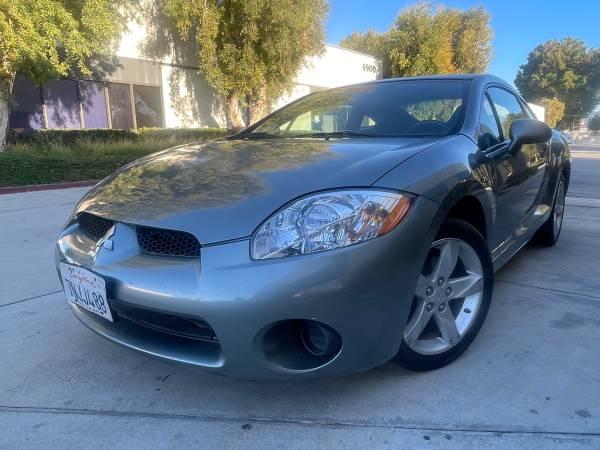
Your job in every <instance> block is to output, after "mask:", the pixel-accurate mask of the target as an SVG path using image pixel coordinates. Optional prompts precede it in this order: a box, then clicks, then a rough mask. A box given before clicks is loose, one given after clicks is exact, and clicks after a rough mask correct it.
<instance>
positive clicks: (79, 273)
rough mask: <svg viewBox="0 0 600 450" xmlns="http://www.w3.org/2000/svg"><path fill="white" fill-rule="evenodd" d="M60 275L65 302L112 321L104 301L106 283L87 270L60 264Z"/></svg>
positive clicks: (106, 303)
mask: <svg viewBox="0 0 600 450" xmlns="http://www.w3.org/2000/svg"><path fill="white" fill-rule="evenodd" d="M60 275H61V277H62V279H63V288H64V290H65V295H66V297H67V300H68V301H69V302H71V303H74V304H76V305H79V306H81V307H82V308H85V309H87V310H88V311H91V312H93V313H94V314H98V315H99V316H102V317H104V318H105V319H108V320H110V321H111V322H112V321H113V317H112V314H111V313H110V308H109V306H108V302H107V301H106V283H105V282H104V280H103V279H102V278H100V277H99V276H98V275H96V274H95V273H93V272H90V271H89V270H87V269H84V268H82V267H78V266H72V265H71V264H65V263H62V262H61V263H60Z"/></svg>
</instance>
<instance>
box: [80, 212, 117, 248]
mask: <svg viewBox="0 0 600 450" xmlns="http://www.w3.org/2000/svg"><path fill="white" fill-rule="evenodd" d="M77 222H78V223H79V228H80V229H81V231H82V232H83V234H85V235H86V236H87V237H89V238H91V239H94V240H95V241H98V240H100V238H102V237H103V236H104V235H105V234H106V233H107V232H108V230H110V227H112V226H113V224H114V222H113V221H112V220H108V219H104V218H102V217H100V216H95V215H94V214H90V213H87V212H83V213H81V214H79V215H78V216H77Z"/></svg>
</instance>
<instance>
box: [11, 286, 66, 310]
mask: <svg viewBox="0 0 600 450" xmlns="http://www.w3.org/2000/svg"><path fill="white" fill-rule="evenodd" d="M59 292H62V291H61V290H58V291H52V292H47V293H45V294H40V295H34V296H33V297H27V298H22V299H21V300H15V301H14V302H10V303H5V304H4V305H0V308H4V307H6V306H11V305H16V304H18V303H23V302H28V301H29V300H37V299H38V298H42V297H48V296H49V295H54V294H58V293H59Z"/></svg>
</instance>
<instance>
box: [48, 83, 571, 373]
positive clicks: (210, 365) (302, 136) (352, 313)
mask: <svg viewBox="0 0 600 450" xmlns="http://www.w3.org/2000/svg"><path fill="white" fill-rule="evenodd" d="M570 171H571V162H570V153H569V145H568V144H567V143H566V142H565V140H564V138H563V137H562V136H561V134H560V133H558V132H555V131H553V130H551V129H550V128H549V127H548V126H547V125H545V124H544V123H542V122H539V121H538V120H536V119H535V117H534V115H533V113H532V111H531V109H530V108H529V106H528V105H527V103H526V102H525V101H524V100H523V99H522V98H521V97H520V96H519V94H518V93H516V92H515V91H514V89H513V88H512V87H511V86H510V85H508V84H507V83H505V82H503V81H502V80H500V79H498V78H495V77H492V76H489V75H460V76H436V77H422V78H406V79H391V80H383V81H376V82H371V83H365V84H360V85H354V86H348V87H343V88H336V89H331V90H326V91H320V92H315V93H313V94H310V95H308V96H306V97H304V98H301V99H299V100H297V101H295V102H293V103H291V104H289V105H287V106H285V107H284V108H282V109H280V110H278V111H276V112H274V113H273V114H271V115H269V116H267V117H266V118H265V119H263V120H261V121H260V122H258V123H256V124H254V125H252V126H251V127H249V128H248V129H246V130H244V131H243V132H241V133H239V134H237V135H235V136H232V137H229V138H225V139H220V140H216V141H212V142H208V143H197V144H189V145H184V146H180V147H176V148H172V149H169V150H165V151H162V152H158V153H155V154H153V155H150V156H148V157H145V158H142V159H140V160H138V161H135V162H133V163H131V164H129V165H127V166H125V167H123V168H122V169H120V170H118V171H117V172H115V173H114V174H112V175H111V176H109V177H108V178H106V179H105V180H103V181H101V182H100V183H99V184H98V185H96V186H95V187H94V188H92V189H91V190H90V191H89V192H88V193H87V194H86V195H85V197H84V198H83V199H82V200H81V201H80V202H79V204H78V205H77V206H76V208H75V210H74V211H73V214H72V216H71V217H70V218H69V219H68V222H67V224H66V226H65V229H64V230H63V232H62V233H61V234H60V236H59V238H58V241H57V243H56V265H57V269H58V273H59V276H60V279H61V282H62V284H63V287H64V290H65V294H66V297H67V300H68V302H69V306H70V307H71V309H72V311H73V313H74V314H75V316H76V317H77V318H78V319H79V320H80V321H81V322H83V323H84V324H85V325H87V326H88V327H89V328H90V329H92V330H93V331H95V332H97V333H98V334H100V335H102V336H104V337H105V338H107V339H109V340H111V341H113V342H116V343H118V344H121V345H123V346H125V347H129V348H131V349H135V350H138V351H140V352H142V353H144V354H146V355H149V356H154V357H158V358H161V359H163V360H167V361H172V362H176V363H183V364H187V365H190V366H195V367H200V368H203V369H206V370H209V371H212V372H217V373H222V374H226V375H230V376H234V377H238V378H245V379H301V378H310V377H321V376H337V375H343V374H349V373H353V372H356V371H360V370H365V369H369V368H371V367H374V366H377V365H379V364H382V363H383V362H385V361H388V360H390V359H391V358H394V357H396V358H397V359H398V361H399V362H400V363H401V364H403V365H404V366H405V367H407V368H410V369H414V370H428V369H435V368H439V367H441V366H444V365H445V364H448V363H450V362H451V361H453V360H454V359H456V358H457V357H458V356H459V355H460V354H461V353H462V352H464V351H465V349H466V348H467V347H468V346H469V344H471V342H472V341H473V340H474V339H475V336H476V335H477V333H478V331H479V330H480V328H481V326H482V324H483V322H484V320H485V318H486V315H487V313H488V309H489V307H490V302H491V300H492V291H493V283H494V271H496V270H498V268H499V267H501V266H502V265H503V264H504V263H505V262H506V261H508V260H509V259H510V258H511V257H512V256H513V255H514V254H515V253H516V252H517V251H518V250H519V249H520V248H521V247H523V246H524V245H525V244H526V243H527V242H528V241H530V240H532V239H535V240H536V241H537V242H538V243H540V244H541V245H552V244H554V243H555V242H556V241H557V239H558V237H559V235H560V231H561V226H562V220H563V213H564V205H565V194H566V192H567V188H568V186H569V176H570Z"/></svg>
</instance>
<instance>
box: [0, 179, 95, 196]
mask: <svg viewBox="0 0 600 450" xmlns="http://www.w3.org/2000/svg"><path fill="white" fill-rule="evenodd" d="M98 181H100V180H85V181H73V182H69V183H51V184H30V185H27V186H8V187H0V195H6V194H20V193H23V192H35V191H52V190H55V189H70V188H78V187H88V186H93V185H94V184H96V183H98Z"/></svg>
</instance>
